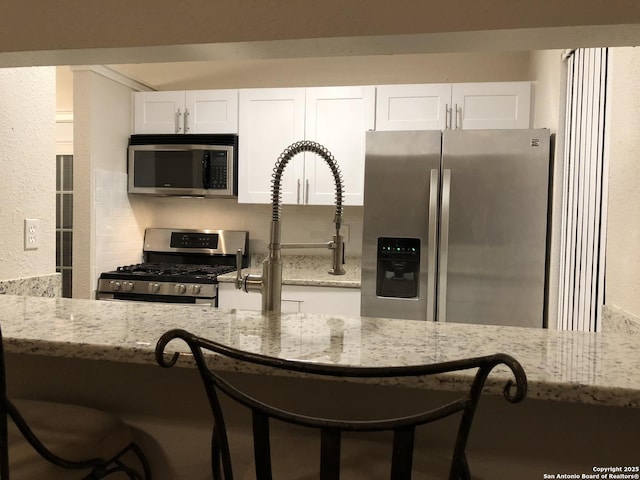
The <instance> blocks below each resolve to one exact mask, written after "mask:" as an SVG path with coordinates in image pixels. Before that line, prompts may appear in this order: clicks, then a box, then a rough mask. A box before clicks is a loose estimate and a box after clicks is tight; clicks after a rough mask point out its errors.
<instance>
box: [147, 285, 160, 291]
mask: <svg viewBox="0 0 640 480" xmlns="http://www.w3.org/2000/svg"><path fill="white" fill-rule="evenodd" d="M159 290H160V284H158V283H150V284H149V293H158V291H159Z"/></svg>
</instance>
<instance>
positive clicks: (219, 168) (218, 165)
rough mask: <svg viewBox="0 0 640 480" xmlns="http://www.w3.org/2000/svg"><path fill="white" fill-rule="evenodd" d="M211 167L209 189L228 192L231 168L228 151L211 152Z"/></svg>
mask: <svg viewBox="0 0 640 480" xmlns="http://www.w3.org/2000/svg"><path fill="white" fill-rule="evenodd" d="M208 153H209V155H210V158H211V167H210V169H209V182H208V183H209V188H211V189H213V190H226V189H227V188H228V175H229V166H228V163H227V153H228V152H227V151H226V150H210V151H209V152H208Z"/></svg>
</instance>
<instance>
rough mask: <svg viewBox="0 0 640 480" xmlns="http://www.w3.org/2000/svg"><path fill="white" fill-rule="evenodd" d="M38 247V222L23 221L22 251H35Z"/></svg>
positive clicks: (35, 220)
mask: <svg viewBox="0 0 640 480" xmlns="http://www.w3.org/2000/svg"><path fill="white" fill-rule="evenodd" d="M39 246H40V220H37V219H34V218H25V219H24V249H25V250H35V249H37V248H38V247H39Z"/></svg>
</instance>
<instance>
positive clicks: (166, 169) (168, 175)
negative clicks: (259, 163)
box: [127, 134, 238, 198]
mask: <svg viewBox="0 0 640 480" xmlns="http://www.w3.org/2000/svg"><path fill="white" fill-rule="evenodd" d="M127 172H128V177H129V178H128V180H129V187H128V191H129V193H141V194H147V195H174V196H197V197H221V198H233V197H237V196H238V136H237V135H231V134H229V135H226V134H211V135H207V134H184V135H179V134H175V135H174V134H168V135H131V137H130V138H129V147H128V164H127Z"/></svg>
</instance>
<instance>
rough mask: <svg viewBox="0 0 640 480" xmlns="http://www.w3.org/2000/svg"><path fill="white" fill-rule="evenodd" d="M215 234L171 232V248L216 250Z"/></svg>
mask: <svg viewBox="0 0 640 480" xmlns="http://www.w3.org/2000/svg"><path fill="white" fill-rule="evenodd" d="M218 239H219V235H218V234H217V233H195V232H172V233H171V242H170V243H169V245H170V247H171V248H211V249H213V250H215V249H216V248H218Z"/></svg>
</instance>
